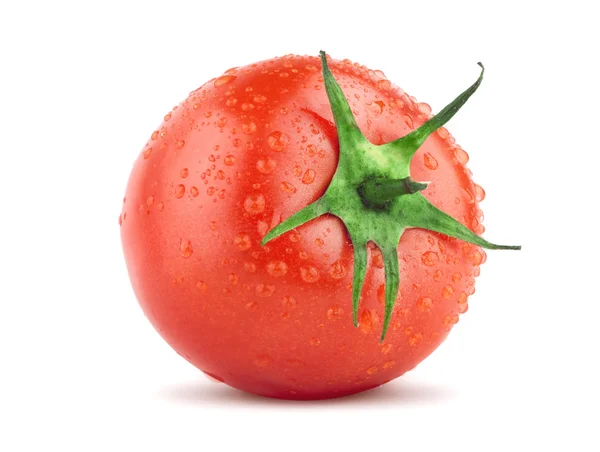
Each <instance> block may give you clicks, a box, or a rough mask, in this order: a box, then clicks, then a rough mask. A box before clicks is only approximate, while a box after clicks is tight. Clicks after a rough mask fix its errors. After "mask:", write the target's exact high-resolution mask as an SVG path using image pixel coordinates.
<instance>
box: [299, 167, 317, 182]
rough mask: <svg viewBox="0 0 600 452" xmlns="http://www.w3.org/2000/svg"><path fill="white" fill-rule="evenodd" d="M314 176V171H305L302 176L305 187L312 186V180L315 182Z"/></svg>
mask: <svg viewBox="0 0 600 452" xmlns="http://www.w3.org/2000/svg"><path fill="white" fill-rule="evenodd" d="M315 174H316V173H315V171H314V170H312V169H307V170H306V171H305V172H304V176H302V183H303V184H306V185H309V184H312V183H313V182H314V180H315Z"/></svg>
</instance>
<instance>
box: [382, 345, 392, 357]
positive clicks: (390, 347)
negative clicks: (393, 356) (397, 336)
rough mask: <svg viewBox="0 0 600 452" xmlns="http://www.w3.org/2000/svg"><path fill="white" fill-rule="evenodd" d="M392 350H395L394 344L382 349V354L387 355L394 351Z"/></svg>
mask: <svg viewBox="0 0 600 452" xmlns="http://www.w3.org/2000/svg"><path fill="white" fill-rule="evenodd" d="M392 348H394V346H393V345H392V344H385V345H384V346H382V347H381V353H383V354H384V355H387V354H388V353H389V352H391V351H392Z"/></svg>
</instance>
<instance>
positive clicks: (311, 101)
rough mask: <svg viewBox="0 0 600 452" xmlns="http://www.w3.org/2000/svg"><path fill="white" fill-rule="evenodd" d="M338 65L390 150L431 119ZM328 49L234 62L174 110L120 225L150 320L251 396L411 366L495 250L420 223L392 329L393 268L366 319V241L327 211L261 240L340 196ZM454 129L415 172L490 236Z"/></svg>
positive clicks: (358, 71)
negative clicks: (389, 284)
mask: <svg viewBox="0 0 600 452" xmlns="http://www.w3.org/2000/svg"><path fill="white" fill-rule="evenodd" d="M330 67H331V69H332V71H333V73H334V75H335V76H336V78H337V80H338V82H339V83H340V86H341V87H342V89H343V90H344V93H345V95H346V97H347V98H348V99H349V102H350V105H351V106H352V108H353V111H354V114H355V116H356V119H357V122H358V124H359V126H360V128H361V130H362V131H363V133H364V134H365V136H366V137H367V138H368V139H369V140H370V141H372V142H373V143H375V144H382V143H384V142H388V141H391V140H393V139H395V138H398V137H400V136H403V135H405V134H407V133H408V132H409V131H411V130H412V129H413V128H416V127H418V126H419V125H420V124H422V123H423V122H424V121H425V120H426V119H427V118H428V117H429V113H430V111H429V109H428V106H427V105H425V104H417V103H415V101H414V100H413V99H411V98H409V97H407V96H406V95H405V94H404V93H403V92H402V91H401V90H399V89H398V88H396V87H394V86H393V85H391V84H390V82H388V81H387V80H386V79H385V78H384V77H383V75H382V74H381V73H379V72H373V71H370V70H368V69H366V68H364V67H362V66H358V65H354V64H352V63H350V62H348V61H346V60H345V61H335V60H334V61H331V63H330ZM320 68H321V65H320V62H319V60H318V59H317V58H315V57H297V56H287V57H283V58H275V59H272V60H268V61H264V62H260V63H256V64H253V65H250V66H247V67H244V68H236V69H233V70H230V71H228V72H227V73H226V74H224V75H223V76H221V77H219V78H217V79H214V80H212V81H210V82H208V83H206V84H205V85H203V86H202V87H201V88H199V89H198V90H196V91H194V92H192V93H190V96H189V97H188V98H187V99H186V100H185V101H184V102H182V103H181V104H180V105H179V106H178V107H176V108H175V109H174V110H173V111H172V112H170V113H168V114H167V115H166V116H165V121H164V122H163V123H162V125H161V126H160V127H159V128H158V129H157V130H156V131H155V132H153V133H152V135H151V137H150V139H149V141H148V143H147V144H146V146H145V147H144V149H143V150H142V153H141V155H140V156H139V158H138V159H137V161H136V162H135V165H134V168H133V170H132V173H131V176H130V179H129V183H128V186H127V192H126V197H125V201H124V204H123V210H122V214H121V217H120V223H121V235H122V242H123V248H124V252H125V259H126V262H127V268H128V271H129V274H130V278H131V281H132V284H133V287H134V290H135V293H136V296H137V298H138V300H139V303H140V305H141V307H142V309H143V310H144V312H145V313H146V315H147V317H148V319H149V320H150V321H151V322H152V324H153V325H154V327H155V328H156V329H157V330H158V331H159V333H160V334H161V335H162V337H163V338H164V339H165V340H166V341H167V342H168V343H169V344H170V345H171V346H172V347H173V348H174V349H175V350H176V351H177V352H178V353H179V354H180V355H182V356H183V357H185V358H186V359H187V360H188V361H190V362H191V363H192V364H193V365H195V366H196V367H198V368H199V369H201V370H203V371H204V372H206V373H208V374H209V375H211V376H212V377H214V378H216V379H217V380H220V381H224V382H225V383H227V384H229V385H231V386H233V387H236V388H239V389H242V390H244V391H248V392H252V393H255V394H260V395H264V396H268V397H277V398H286V399H320V398H329V397H338V396H343V395H349V394H353V393H356V392H360V391H364V390H366V389H370V388H373V387H376V386H379V385H381V384H383V383H385V382H387V381H390V380H392V379H394V378H396V377H398V376H399V375H402V374H403V373H404V372H406V371H407V370H410V369H412V368H413V367H414V366H416V365H417V364H418V363H419V362H420V361H422V360H423V359H424V358H425V357H427V356H428V355H429V354H430V353H431V352H432V351H433V350H434V349H435V348H436V347H437V346H438V345H439V344H440V343H441V342H442V341H443V340H444V338H445V337H446V335H447V334H448V332H449V331H450V329H451V328H452V326H453V325H454V324H455V323H456V322H457V321H458V315H459V314H460V313H462V312H464V311H466V306H467V298H468V295H469V294H471V293H473V292H474V288H473V287H474V278H475V276H476V275H477V274H478V272H479V265H480V264H481V263H483V262H484V260H485V253H484V251H483V250H481V249H480V248H478V247H475V246H473V245H470V244H467V243H464V242H461V241H459V240H455V239H449V238H447V237H445V236H441V235H439V234H436V233H432V232H428V231H424V230H417V229H414V230H408V231H406V232H405V233H404V235H403V237H402V239H401V241H400V243H399V246H398V252H399V256H400V257H399V264H400V278H401V285H400V294H399V296H398V299H397V302H396V306H395V309H394V314H393V317H392V321H391V326H390V329H389V332H388V334H387V336H386V338H385V341H384V342H383V343H380V341H379V338H380V332H381V326H382V325H381V323H382V320H383V287H384V275H383V262H382V259H381V254H380V253H379V251H378V250H377V249H376V248H375V247H374V246H373V247H370V249H369V269H368V271H367V276H366V279H365V283H364V288H363V296H362V299H361V305H360V308H359V321H360V326H359V327H358V328H356V327H354V325H353V323H352V302H351V287H352V262H353V254H352V246H351V243H350V240H349V238H348V237H347V234H346V231H345V228H344V226H343V224H342V223H341V222H340V221H339V220H338V219H337V218H335V217H332V216H325V217H321V218H318V219H316V220H313V221H312V222H310V223H308V224H306V225H303V226H301V227H300V228H298V229H297V230H296V231H294V232H291V233H288V234H285V235H284V236H282V237H280V238H278V239H276V240H274V241H273V242H271V243H269V244H268V245H266V246H265V247H261V245H260V241H261V239H262V237H263V236H264V235H265V234H266V233H267V231H268V230H270V229H271V228H272V227H274V226H275V225H277V224H278V223H279V222H280V221H281V220H282V219H285V218H287V217H289V216H290V215H292V214H293V213H295V212H297V211H298V210H300V209H301V208H302V207H304V206H306V205H307V204H309V203H310V202H313V201H314V200H316V199H318V198H319V197H320V196H321V195H322V194H323V193H324V191H325V189H326V188H327V186H328V184H329V181H330V180H331V178H332V176H333V174H334V171H335V168H336V165H337V155H338V148H337V134H336V130H335V126H334V125H333V118H332V113H331V109H330V107H329V102H328V99H327V95H326V93H325V89H324V86H323V79H322V75H321V72H320ZM466 160H467V157H466V153H465V152H464V151H463V150H462V149H460V148H459V147H457V146H456V145H455V143H454V140H453V139H452V137H450V136H449V135H448V134H447V131H446V130H445V129H442V130H441V131H439V132H437V133H435V134H433V135H432V136H431V137H430V138H429V139H428V140H427V141H426V142H425V144H424V145H423V146H422V147H421V149H419V151H418V153H417V155H416V156H415V158H414V159H413V161H412V164H411V174H412V176H413V178H414V179H416V180H427V181H432V182H431V184H430V186H429V187H428V188H427V190H425V191H424V192H423V193H424V195H425V196H426V197H427V198H428V199H429V200H430V201H431V202H432V203H434V204H435V205H436V206H437V207H439V208H441V209H442V210H444V211H445V212H447V213H449V214H450V215H452V216H453V217H455V218H457V219H459V220H460V221H461V222H463V224H465V225H467V226H468V227H470V228H471V229H472V230H474V231H475V232H477V233H481V232H482V231H483V227H482V226H481V225H480V220H481V218H482V213H481V211H480V210H479V207H478V203H477V201H478V200H481V199H482V197H483V191H482V189H481V188H480V187H478V186H476V185H474V184H473V182H472V180H471V178H470V172H469V171H468V170H467V169H466V168H465V167H464V163H466Z"/></svg>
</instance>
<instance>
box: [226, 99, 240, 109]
mask: <svg viewBox="0 0 600 452" xmlns="http://www.w3.org/2000/svg"><path fill="white" fill-rule="evenodd" d="M235 104H237V99H236V98H235V97H230V98H229V99H227V100H226V101H225V106H227V107H234V106H235Z"/></svg>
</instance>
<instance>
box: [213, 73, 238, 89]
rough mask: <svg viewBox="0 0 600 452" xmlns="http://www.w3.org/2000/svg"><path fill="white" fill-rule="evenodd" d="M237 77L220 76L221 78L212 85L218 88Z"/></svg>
mask: <svg viewBox="0 0 600 452" xmlns="http://www.w3.org/2000/svg"><path fill="white" fill-rule="evenodd" d="M236 78H237V77H236V76H235V75H222V76H221V77H219V78H217V79H215V82H214V85H215V88H218V87H219V86H223V85H227V84H228V83H231V82H233V81H234V80H235V79H236Z"/></svg>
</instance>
